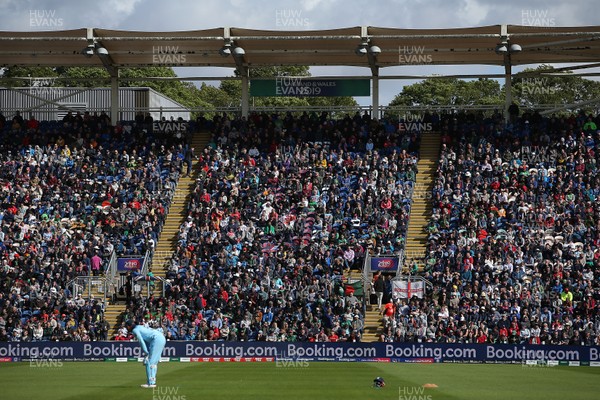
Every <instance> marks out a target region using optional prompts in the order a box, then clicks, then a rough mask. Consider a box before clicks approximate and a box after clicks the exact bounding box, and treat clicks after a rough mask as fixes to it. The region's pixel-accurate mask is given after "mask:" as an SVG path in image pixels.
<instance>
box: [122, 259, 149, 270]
mask: <svg viewBox="0 0 600 400" xmlns="http://www.w3.org/2000/svg"><path fill="white" fill-rule="evenodd" d="M142 265H144V257H139V258H118V259H117V271H119V272H127V271H140V270H141V269H142Z"/></svg>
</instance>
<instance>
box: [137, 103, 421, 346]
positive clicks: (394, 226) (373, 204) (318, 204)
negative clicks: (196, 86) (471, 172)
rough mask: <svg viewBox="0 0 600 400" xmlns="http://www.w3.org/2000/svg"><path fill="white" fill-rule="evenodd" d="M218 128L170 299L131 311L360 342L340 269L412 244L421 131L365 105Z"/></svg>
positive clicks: (237, 332) (210, 328)
mask: <svg viewBox="0 0 600 400" xmlns="http://www.w3.org/2000/svg"><path fill="white" fill-rule="evenodd" d="M211 125H212V132H213V140H212V143H211V145H210V146H209V147H207V148H206V149H205V150H204V152H203V153H202V154H201V156H200V177H199V179H198V181H197V185H196V187H195V190H194V193H193V195H192V199H191V201H190V204H189V209H188V219H187V221H186V222H185V223H183V224H182V226H181V228H180V232H179V243H178V249H177V251H176V252H175V254H174V255H173V257H172V258H171V260H170V263H169V265H167V268H168V272H167V278H168V284H167V292H166V299H162V298H155V299H151V300H150V301H148V300H146V299H143V298H138V299H136V301H135V302H134V304H132V306H131V307H129V310H128V314H127V316H128V317H130V316H133V315H136V314H137V316H138V317H142V316H145V317H146V318H150V319H155V320H158V322H159V323H163V324H164V325H165V329H166V332H167V337H168V338H171V339H201V340H204V339H207V340H258V341H261V340H264V341H296V340H300V341H342V340H344V341H360V339H361V335H362V330H363V326H364V322H363V320H362V318H363V312H364V311H363V304H362V302H361V301H360V300H359V299H358V298H357V297H356V296H354V295H352V294H351V293H349V292H346V293H345V292H344V286H343V285H341V280H342V276H343V273H344V271H345V270H350V269H360V268H361V266H362V261H363V256H364V254H365V252H366V251H372V252H376V253H382V252H386V253H388V254H390V253H394V252H398V251H399V250H400V249H401V248H402V247H403V245H404V238H405V234H406V226H407V221H408V215H409V211H410V197H409V196H410V193H411V189H412V185H413V183H414V179H415V175H416V161H417V159H418V156H417V154H416V150H417V149H418V144H419V135H417V134H416V133H409V132H399V131H398V129H397V124H392V123H391V122H384V123H378V122H375V121H371V120H370V118H369V117H368V116H366V115H365V116H361V115H359V114H357V115H355V116H354V117H350V116H346V117H345V118H342V119H339V120H335V119H332V118H330V117H328V116H327V115H326V114H322V115H320V116H319V115H317V114H312V115H309V114H306V113H305V114H304V115H302V116H300V117H293V116H292V114H291V113H288V114H287V115H285V116H279V115H267V114H255V115H253V116H252V117H251V118H249V120H248V121H246V120H243V119H236V120H229V119H227V118H226V117H222V118H220V117H218V118H215V119H214V120H213V121H211ZM392 199H396V201H392Z"/></svg>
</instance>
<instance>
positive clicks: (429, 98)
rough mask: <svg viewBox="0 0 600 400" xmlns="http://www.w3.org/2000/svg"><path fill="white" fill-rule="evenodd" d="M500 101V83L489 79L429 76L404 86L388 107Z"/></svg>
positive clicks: (493, 103)
mask: <svg viewBox="0 0 600 400" xmlns="http://www.w3.org/2000/svg"><path fill="white" fill-rule="evenodd" d="M503 102H504V99H503V96H502V90H501V88H500V84H499V83H498V82H497V81H495V80H492V79H482V78H480V79H477V80H473V81H464V80H459V79H456V78H430V79H425V80H423V81H421V82H417V83H415V84H412V85H409V86H405V87H404V88H403V90H402V92H401V93H399V94H398V95H396V97H394V99H393V100H392V101H391V102H390V104H389V106H390V107H394V106H442V105H450V106H453V105H455V106H465V105H478V104H485V105H501V104H503Z"/></svg>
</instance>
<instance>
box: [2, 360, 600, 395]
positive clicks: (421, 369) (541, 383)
mask: <svg viewBox="0 0 600 400" xmlns="http://www.w3.org/2000/svg"><path fill="white" fill-rule="evenodd" d="M144 371H145V370H144V367H143V366H142V365H141V364H138V363H133V362H128V363H106V362H64V363H62V364H54V365H53V364H47V365H45V364H38V365H35V364H30V363H28V362H22V363H1V364H0V399H2V400H13V399H15V400H16V399H34V400H37V399H43V400H54V399H72V400H75V399H85V400H94V399H105V400H116V399H127V400H137V399H139V400H193V399H203V400H205V399H211V400H218V399H236V400H240V399H241V400H245V399H260V400H265V399H343V400H350V399H360V400H368V399H395V400H442V399H477V400H492V399H501V400H507V399H532V400H535V399H540V400H542V399H544V400H550V399H560V400H565V399H568V400H574V399H597V398H599V396H600V394H599V393H600V368H593V367H543V366H540V367H523V366H521V365H491V364H487V365H475V364H396V363H394V364H384V363H328V362H315V363H310V364H303V365H293V366H291V365H277V364H275V363H176V362H171V363H161V364H160V367H159V370H158V388H157V389H143V388H140V387H139V385H140V384H141V383H144V380H145V373H144ZM376 376H382V377H383V378H384V379H385V380H386V387H385V388H383V389H375V388H373V387H372V381H373V379H374V378H375V377H376ZM425 383H435V384H436V385H438V388H436V389H421V387H422V385H423V384H425ZM402 396H403V397H402Z"/></svg>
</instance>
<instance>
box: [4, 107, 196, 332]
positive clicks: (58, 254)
mask: <svg viewBox="0 0 600 400" xmlns="http://www.w3.org/2000/svg"><path fill="white" fill-rule="evenodd" d="M3 120H4V121H6V119H5V118H3ZM3 125H4V127H3V129H2V130H0V132H2V133H3V134H2V136H1V137H0V205H1V206H0V254H1V261H0V262H1V265H0V340H10V341H19V340H22V341H28V340H100V339H106V338H107V337H108V330H109V327H108V326H107V324H106V321H105V320H104V318H103V311H104V306H105V304H104V303H103V302H102V301H101V299H93V298H90V299H84V298H81V297H79V296H77V295H76V294H75V293H73V292H72V286H71V285H70V283H71V282H72V281H73V280H74V279H75V278H77V277H78V276H87V275H100V274H101V273H102V272H103V269H105V268H106V267H107V262H108V260H109V258H110V256H111V254H112V253H113V252H115V253H116V254H117V255H122V254H128V255H135V254H137V255H143V254H144V253H145V252H146V251H147V250H150V251H151V250H152V248H153V247H154V245H155V243H156V241H157V237H158V234H159V232H160V230H161V227H162V224H163V220H164V217H165V215H166V213H167V212H168V207H169V204H170V201H171V197H172V194H173V192H174V189H175V186H176V183H177V180H178V178H179V174H180V172H181V167H182V165H181V164H182V161H181V160H182V154H183V152H184V150H185V149H184V147H183V146H182V145H177V144H173V143H169V141H167V140H162V139H158V138H157V137H156V136H155V135H154V136H153V135H152V134H151V133H148V131H147V130H146V131H142V126H140V125H136V124H134V123H125V124H118V125H116V126H111V125H110V121H109V120H108V117H107V116H106V114H104V113H102V114H100V115H90V114H89V113H85V114H84V115H79V114H71V113H69V114H67V115H66V116H65V117H64V118H63V120H62V121H51V122H47V121H42V122H38V121H36V120H35V118H34V117H31V118H30V119H29V120H27V121H23V118H22V117H21V116H20V115H19V114H18V113H17V115H15V116H14V117H13V119H12V121H9V122H6V123H3ZM81 289H85V288H83V287H82V288H81Z"/></svg>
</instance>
